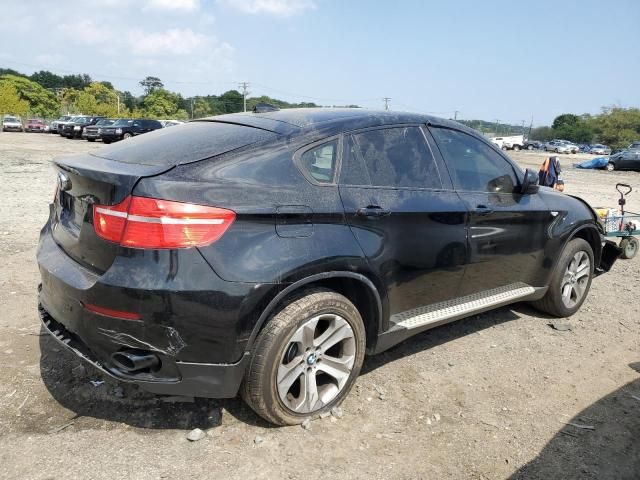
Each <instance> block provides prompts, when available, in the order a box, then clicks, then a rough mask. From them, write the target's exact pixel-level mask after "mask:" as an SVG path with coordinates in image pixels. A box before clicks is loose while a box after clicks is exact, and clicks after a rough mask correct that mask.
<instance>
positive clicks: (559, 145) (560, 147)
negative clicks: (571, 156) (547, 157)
mask: <svg viewBox="0 0 640 480" xmlns="http://www.w3.org/2000/svg"><path fill="white" fill-rule="evenodd" d="M544 149H545V151H547V152H556V153H571V147H570V146H569V145H567V144H565V143H564V142H563V141H562V140H551V141H550V142H547V143H546V144H545V146H544Z"/></svg>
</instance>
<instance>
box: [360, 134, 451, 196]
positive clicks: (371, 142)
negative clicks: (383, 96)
mask: <svg viewBox="0 0 640 480" xmlns="http://www.w3.org/2000/svg"><path fill="white" fill-rule="evenodd" d="M353 140H354V147H355V151H356V152H355V153H356V155H359V156H360V157H361V161H362V163H363V166H364V168H365V169H366V174H367V175H366V177H367V179H368V181H369V184H370V185H373V186H379V187H406V188H431V189H439V188H442V182H441V180H440V175H439V172H438V168H437V165H436V162H435V160H434V158H433V155H432V154H431V150H430V149H429V146H428V145H427V142H426V140H425V138H424V135H423V133H422V131H421V130H420V127H393V128H385V129H379V130H369V131H366V132H362V133H357V134H354V135H353ZM350 161H351V162H356V161H359V159H357V158H353V157H352V158H350ZM359 176H360V178H363V177H364V176H363V175H359Z"/></svg>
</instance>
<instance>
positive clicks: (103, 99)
mask: <svg viewBox="0 0 640 480" xmlns="http://www.w3.org/2000/svg"><path fill="white" fill-rule="evenodd" d="M76 92H77V90H68V91H67V98H68V100H69V101H71V102H72V104H73V110H75V111H77V112H79V113H84V114H88V115H104V116H106V117H116V116H118V115H121V116H122V115H126V114H127V113H128V111H127V109H126V107H125V106H124V104H123V105H121V107H120V112H118V93H117V92H116V91H115V90H113V89H111V88H108V87H106V86H105V85H104V84H103V83H101V82H93V83H91V84H89V85H88V86H87V87H86V88H85V89H84V90H82V91H81V92H77V94H76Z"/></svg>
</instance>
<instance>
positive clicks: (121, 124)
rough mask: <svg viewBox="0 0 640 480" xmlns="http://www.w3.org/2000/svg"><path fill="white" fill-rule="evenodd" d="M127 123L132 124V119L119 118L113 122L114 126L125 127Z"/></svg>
mask: <svg viewBox="0 0 640 480" xmlns="http://www.w3.org/2000/svg"><path fill="white" fill-rule="evenodd" d="M127 125H133V120H131V119H129V118H121V119H119V120H116V121H115V122H113V126H114V127H126V126H127Z"/></svg>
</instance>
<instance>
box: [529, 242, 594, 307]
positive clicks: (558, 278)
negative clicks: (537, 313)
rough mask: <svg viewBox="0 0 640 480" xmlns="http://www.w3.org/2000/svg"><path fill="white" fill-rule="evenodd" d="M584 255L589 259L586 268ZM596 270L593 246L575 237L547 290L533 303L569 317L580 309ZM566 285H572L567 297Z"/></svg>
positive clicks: (568, 244)
mask: <svg viewBox="0 0 640 480" xmlns="http://www.w3.org/2000/svg"><path fill="white" fill-rule="evenodd" d="M585 256H586V258H588V264H587V265H586V267H584V263H583V261H584V259H585ZM578 258H579V259H580V260H577V259H578ZM574 262H576V263H574ZM580 267H582V269H580ZM584 268H587V272H586V273H584V274H583V272H584ZM593 269H594V264H593V250H592V249H591V245H589V243H587V241H585V240H583V239H582V238H574V239H573V240H571V241H570V242H569V243H567V245H566V246H565V247H564V250H563V251H562V254H561V255H560V258H559V259H558V263H557V264H556V267H555V270H554V272H553V274H552V277H551V282H550V283H549V289H548V290H547V293H546V294H545V296H544V297H542V298H541V299H540V300H536V301H535V302H531V303H532V305H533V306H534V307H535V308H537V309H538V310H541V311H543V312H545V313H548V314H549V315H553V316H554V317H570V316H571V315H573V314H574V313H576V312H577V311H578V310H579V309H580V307H581V306H582V304H583V302H584V300H585V299H586V298H587V295H588V294H589V288H590V287H591V280H592V279H593ZM570 271H571V273H570ZM578 274H579V275H578ZM569 275H570V276H569ZM583 279H584V280H583ZM567 287H570V288H569V289H568V292H569V295H568V296H567V297H565V296H564V295H563V291H565V289H567ZM565 293H566V291H565ZM574 294H575V298H574Z"/></svg>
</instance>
